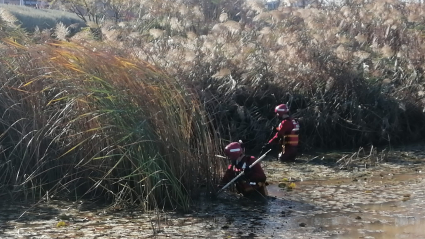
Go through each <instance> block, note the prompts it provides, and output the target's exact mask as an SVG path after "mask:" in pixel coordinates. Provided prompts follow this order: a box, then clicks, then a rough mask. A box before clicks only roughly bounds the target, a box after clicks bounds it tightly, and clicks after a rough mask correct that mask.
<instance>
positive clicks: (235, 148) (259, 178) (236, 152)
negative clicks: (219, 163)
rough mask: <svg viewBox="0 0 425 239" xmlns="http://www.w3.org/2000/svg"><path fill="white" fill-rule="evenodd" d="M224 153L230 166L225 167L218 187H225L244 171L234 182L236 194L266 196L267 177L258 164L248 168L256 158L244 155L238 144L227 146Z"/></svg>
mask: <svg viewBox="0 0 425 239" xmlns="http://www.w3.org/2000/svg"><path fill="white" fill-rule="evenodd" d="M224 153H225V155H226V156H227V157H228V158H229V159H230V160H231V164H230V165H229V166H228V167H227V170H226V173H225V174H224V176H223V178H222V180H221V182H220V185H219V187H223V186H225V185H226V184H227V183H229V182H230V181H231V180H232V179H233V178H235V177H236V176H237V175H239V174H240V173H241V172H242V171H244V172H245V174H244V175H243V176H242V177H240V178H239V179H238V180H237V181H236V182H235V183H236V190H237V191H238V193H241V194H243V195H244V196H245V197H251V196H259V195H262V196H267V190H266V179H267V177H266V175H265V174H264V171H263V168H262V167H261V165H260V162H258V163H257V164H255V165H254V166H252V168H249V166H250V165H251V164H252V163H253V162H255V160H256V158H255V157H253V156H248V155H245V153H244V149H243V148H242V145H241V144H240V143H238V142H233V143H230V144H229V145H227V146H226V147H225V149H224Z"/></svg>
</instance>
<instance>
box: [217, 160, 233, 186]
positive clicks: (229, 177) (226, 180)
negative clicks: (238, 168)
mask: <svg viewBox="0 0 425 239" xmlns="http://www.w3.org/2000/svg"><path fill="white" fill-rule="evenodd" d="M232 167H233V165H231V164H230V165H229V166H228V167H227V170H226V172H225V173H224V176H223V178H222V179H221V182H220V186H221V187H223V186H224V185H226V184H227V183H229V182H230V181H231V180H232V179H233V178H234V177H235V172H233V169H232Z"/></svg>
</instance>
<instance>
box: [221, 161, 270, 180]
mask: <svg viewBox="0 0 425 239" xmlns="http://www.w3.org/2000/svg"><path fill="white" fill-rule="evenodd" d="M255 160H256V158H255V157H253V156H245V157H243V158H242V159H241V161H240V162H239V163H238V164H237V165H233V164H230V165H229V166H228V167H227V170H226V173H225V174H224V177H223V179H222V180H221V183H220V184H221V185H222V186H224V185H226V184H227V183H228V182H230V181H231V180H232V179H233V178H235V177H236V176H237V175H239V174H240V173H241V172H242V171H243V169H242V168H243V165H244V164H245V167H249V166H250V165H251V164H252V163H253V162H254V161H255ZM244 176H245V178H246V179H248V180H249V181H250V182H266V179H267V177H266V175H265V174H264V171H263V168H262V167H261V165H260V163H257V164H256V165H254V166H253V167H252V168H251V169H250V171H249V173H248V174H247V175H246V174H245V175H244Z"/></svg>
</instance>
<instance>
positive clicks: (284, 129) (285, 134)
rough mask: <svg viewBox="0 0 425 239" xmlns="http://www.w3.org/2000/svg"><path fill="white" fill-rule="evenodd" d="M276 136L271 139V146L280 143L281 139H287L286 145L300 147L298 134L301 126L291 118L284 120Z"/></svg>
mask: <svg viewBox="0 0 425 239" xmlns="http://www.w3.org/2000/svg"><path fill="white" fill-rule="evenodd" d="M276 129H277V133H276V135H275V136H274V137H273V138H272V139H270V141H269V144H277V143H279V139H281V138H283V139H285V141H284V144H285V145H291V146H298V133H299V130H300V125H299V123H298V121H297V120H296V119H293V118H291V117H289V118H286V119H284V120H282V122H281V123H280V124H279V126H278V127H277V128H276Z"/></svg>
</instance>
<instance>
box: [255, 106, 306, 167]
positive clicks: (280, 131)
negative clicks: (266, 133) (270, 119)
mask: <svg viewBox="0 0 425 239" xmlns="http://www.w3.org/2000/svg"><path fill="white" fill-rule="evenodd" d="M274 111H275V113H276V116H277V117H278V118H279V119H280V120H281V122H280V124H279V126H278V127H276V134H275V135H274V136H273V138H271V139H270V140H269V142H268V143H267V144H266V145H264V146H263V148H262V149H263V151H264V150H268V149H269V148H271V146H272V145H276V144H278V145H281V147H282V152H281V153H279V155H278V159H279V160H280V161H281V162H285V161H289V162H291V161H295V159H296V157H297V154H298V140H299V137H298V135H299V130H300V125H299V123H298V120H296V119H294V118H292V117H290V116H289V109H288V107H287V106H286V105H285V104H280V105H278V106H276V108H275V110H274Z"/></svg>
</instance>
